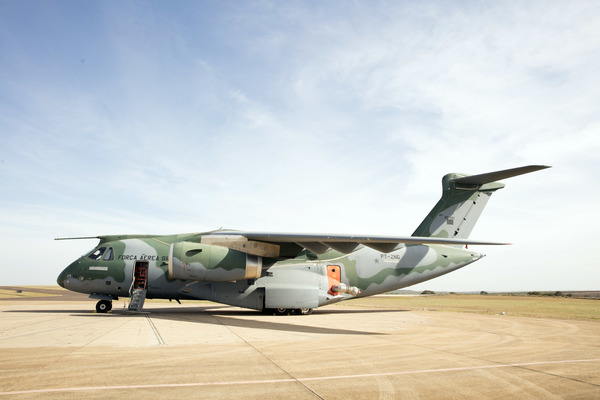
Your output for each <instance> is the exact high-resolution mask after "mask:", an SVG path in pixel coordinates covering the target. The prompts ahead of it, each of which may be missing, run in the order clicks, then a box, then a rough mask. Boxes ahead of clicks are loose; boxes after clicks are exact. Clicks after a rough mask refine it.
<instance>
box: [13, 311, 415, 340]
mask: <svg viewBox="0 0 600 400" xmlns="http://www.w3.org/2000/svg"><path fill="white" fill-rule="evenodd" d="M399 311H402V312H404V311H407V310H393V309H379V310H371V309H368V310H367V309H365V310H340V309H330V310H329V309H319V310H315V312H314V314H315V315H327V314H331V315H333V314H366V313H390V312H399ZM5 312H11V313H36V314H70V315H73V316H78V317H93V318H114V317H118V318H136V317H149V318H151V319H162V320H168V321H178V322H191V323H197V324H211V325H222V326H231V327H239V328H250V329H264V330H276V331H283V332H297V333H312V334H328V335H382V333H379V332H370V331H366V330H364V331H363V330H356V329H344V328H340V327H339V326H337V327H335V328H334V327H323V326H312V325H305V324H306V323H310V318H311V316H310V315H294V316H290V317H277V316H270V315H265V314H262V313H260V312H257V311H254V310H237V309H236V310H232V309H230V307H228V306H210V307H194V308H185V309H182V308H177V307H169V308H157V309H150V310H148V312H141V313H129V312H127V311H126V310H124V309H113V311H112V312H111V313H108V314H97V313H96V312H94V311H93V310H72V309H71V310H56V309H55V310H31V309H29V310H7V311H5ZM238 317H242V318H238ZM243 317H246V318H243ZM247 317H251V319H248V318H247ZM278 318H281V320H280V321H277V319H278ZM284 321H285V322H284ZM296 321H297V322H298V323H294V322H296ZM336 323H338V324H339V321H336Z"/></svg>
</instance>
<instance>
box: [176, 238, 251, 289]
mask: <svg viewBox="0 0 600 400" xmlns="http://www.w3.org/2000/svg"><path fill="white" fill-rule="evenodd" d="M261 272H262V257H257V256H253V255H249V254H246V253H243V252H241V251H237V250H232V249H228V248H227V247H223V246H215V245H209V244H201V243H195V242H177V243H173V244H171V247H170V249H169V279H183V280H193V281H212V282H226V281H237V280H241V279H258V278H260V275H261Z"/></svg>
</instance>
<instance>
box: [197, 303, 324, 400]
mask: <svg viewBox="0 0 600 400" xmlns="http://www.w3.org/2000/svg"><path fill="white" fill-rule="evenodd" d="M207 314H208V315H210V316H211V317H212V318H214V319H215V320H216V321H217V322H218V323H219V324H221V325H223V326H224V327H226V328H227V329H228V330H229V331H230V332H231V333H233V334H234V335H236V336H237V337H238V338H240V339H241V340H242V341H244V343H246V344H247V345H248V346H250V347H252V348H253V349H254V351H256V352H257V353H258V354H260V355H261V356H263V357H264V358H265V359H267V360H268V361H269V362H270V363H272V364H273V365H275V366H276V367H277V368H279V369H280V370H281V371H283V373H285V374H286V375H287V376H289V377H290V378H291V381H292V382H296V383H299V384H300V385H302V386H303V387H304V388H305V389H307V390H308V391H309V392H311V393H312V394H314V395H315V396H317V397H318V398H319V399H323V397H321V396H319V395H318V394H317V393H316V392H315V391H314V390H312V389H311V388H309V387H308V386H306V385H305V384H304V383H302V382H301V381H300V380H299V379H297V378H296V377H294V376H293V375H292V374H290V373H289V372H288V371H287V370H285V369H284V368H283V367H282V366H281V365H279V364H277V363H276V362H275V361H273V360H272V359H271V358H270V357H268V356H267V355H266V354H265V353H263V352H262V351H260V350H259V349H257V348H256V347H255V346H254V345H253V344H252V343H250V342H248V341H247V340H246V339H244V338H243V337H242V336H241V335H240V334H239V333H237V332H235V331H234V330H233V329H231V326H229V325H227V324H224V323H223V322H221V321H220V320H219V319H218V318H217V317H215V316H214V315H213V314H211V313H209V312H207Z"/></svg>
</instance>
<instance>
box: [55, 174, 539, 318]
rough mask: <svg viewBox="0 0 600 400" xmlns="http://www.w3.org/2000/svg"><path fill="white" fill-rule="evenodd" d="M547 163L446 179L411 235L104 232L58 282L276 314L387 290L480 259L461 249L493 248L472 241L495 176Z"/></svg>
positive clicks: (107, 293) (98, 291)
mask: <svg viewBox="0 0 600 400" xmlns="http://www.w3.org/2000/svg"><path fill="white" fill-rule="evenodd" d="M542 168H543V167H541V166H530V167H522V168H519V169H514V170H505V171H498V172H494V173H489V174H483V175H475V176H468V175H462V174H448V175H446V176H444V178H443V180H442V185H443V192H442V198H441V199H440V201H439V202H438V203H437V204H436V206H435V207H434V208H433V209H432V210H431V212H430V213H429V214H428V215H427V217H426V218H425V219H424V220H423V222H422V223H421V224H420V225H419V227H418V228H417V230H416V231H415V233H414V234H413V236H411V237H391V238H387V237H386V238H383V237H375V236H374V237H364V236H351V235H296V234H270V233H266V234H260V233H251V232H243V231H232V230H218V231H211V232H204V233H190V234H178V235H111V236H99V237H97V239H99V243H98V245H97V246H96V247H95V248H94V249H93V250H92V251H91V252H90V253H88V254H86V255H84V256H83V257H81V258H79V259H77V260H76V261H74V262H73V263H71V264H70V265H69V266H67V268H65V269H64V270H63V271H62V272H61V274H60V275H59V276H58V279H57V282H58V284H59V285H60V286H62V287H64V288H67V289H69V290H73V291H76V292H82V293H89V294H90V297H93V298H98V299H100V301H99V303H98V306H97V309H98V311H100V312H105V311H106V310H107V309H108V310H110V301H112V300H115V299H118V298H119V297H131V296H132V295H133V293H134V291H135V290H136V289H137V290H138V292H139V291H140V290H141V291H143V292H144V295H145V298H165V299H175V300H180V299H188V300H189V299H202V300H211V301H215V302H220V303H225V304H230V305H234V306H239V307H246V308H250V309H256V310H279V312H286V311H289V310H296V311H298V312H300V311H301V310H311V309H313V308H317V307H320V306H324V305H327V304H332V303H335V302H339V301H342V300H347V299H351V298H355V297H362V296H371V295H374V294H378V293H384V292H388V291H391V290H395V289H400V288H404V287H408V286H411V285H414V284H417V283H420V282H424V281H427V280H429V279H433V278H436V277H438V276H441V275H444V274H447V273H449V272H452V271H455V270H457V269H459V268H462V267H464V266H466V265H468V264H470V263H472V262H474V261H477V260H479V259H481V258H482V257H483V255H482V254H479V253H477V252H474V251H472V250H470V249H468V248H464V246H465V245H468V244H482V243H485V244H491V243H486V242H475V241H470V240H468V239H467V237H468V235H469V233H470V232H471V230H472V228H473V226H474V224H475V222H476V221H477V218H479V215H480V214H481V211H482V209H483V208H484V207H485V205H486V203H487V199H488V198H489V197H490V196H491V194H492V193H493V192H495V191H496V190H498V189H501V188H502V187H504V184H502V183H498V182H489V180H490V179H492V178H495V177H498V176H502V177H510V176H515V175H519V174H521V173H526V172H532V171H531V170H538V169H542ZM525 169H527V170H526V172H523V171H524V170H525ZM436 238H437V239H436ZM142 304H143V300H142ZM106 306H108V308H106Z"/></svg>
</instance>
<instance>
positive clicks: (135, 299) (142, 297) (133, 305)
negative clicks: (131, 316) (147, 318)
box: [128, 288, 146, 312]
mask: <svg viewBox="0 0 600 400" xmlns="http://www.w3.org/2000/svg"><path fill="white" fill-rule="evenodd" d="M144 301H146V289H142V288H138V289H134V290H133V293H131V301H130V302H129V308H128V310H129V311H137V312H140V311H142V307H144Z"/></svg>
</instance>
